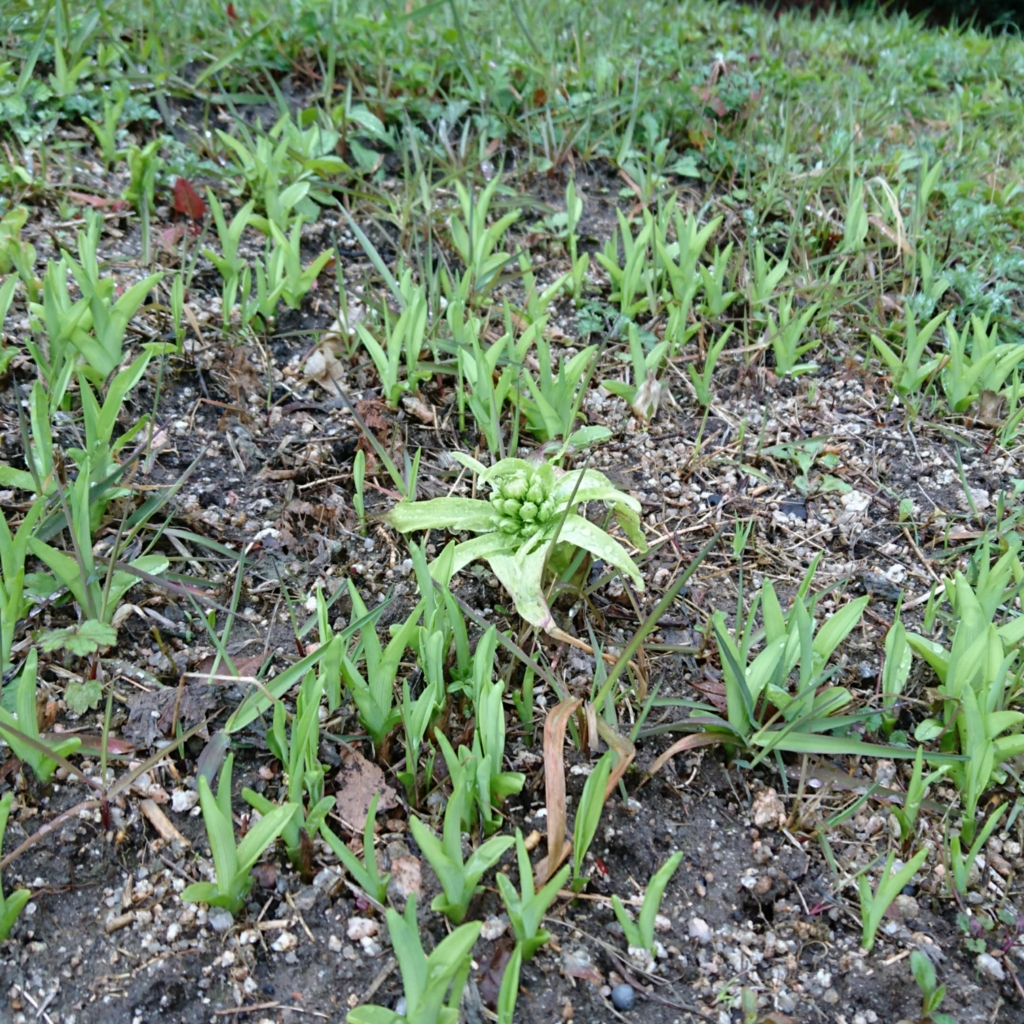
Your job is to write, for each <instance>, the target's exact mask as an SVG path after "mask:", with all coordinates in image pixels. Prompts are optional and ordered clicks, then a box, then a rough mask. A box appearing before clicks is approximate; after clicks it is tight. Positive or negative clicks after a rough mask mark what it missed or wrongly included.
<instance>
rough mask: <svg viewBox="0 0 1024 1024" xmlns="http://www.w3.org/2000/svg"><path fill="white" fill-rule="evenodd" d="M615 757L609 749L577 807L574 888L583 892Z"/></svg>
mask: <svg viewBox="0 0 1024 1024" xmlns="http://www.w3.org/2000/svg"><path fill="white" fill-rule="evenodd" d="M615 760H616V754H615V752H614V751H611V750H606V751H605V752H604V753H603V754H602V755H601V758H600V760H599V761H598V762H597V764H596V765H594V770H593V771H592V772H591V773H590V775H589V776H587V781H586V782H585V783H584V785H583V792H582V793H581V794H580V802H579V805H578V806H577V808H576V819H575V821H574V822H573V826H572V891H573V892H581V891H582V890H583V888H584V886H586V884H587V880H586V879H585V878H584V877H583V875H582V870H583V860H584V858H585V857H586V855H587V850H589V849H590V844H591V843H592V842H593V841H594V836H596V835H597V826H598V825H599V824H600V823H601V814H602V812H603V811H604V791H605V789H607V787H608V776H609V775H610V774H611V770H612V768H613V766H614V763H615Z"/></svg>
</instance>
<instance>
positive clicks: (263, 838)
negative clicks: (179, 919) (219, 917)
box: [181, 754, 299, 914]
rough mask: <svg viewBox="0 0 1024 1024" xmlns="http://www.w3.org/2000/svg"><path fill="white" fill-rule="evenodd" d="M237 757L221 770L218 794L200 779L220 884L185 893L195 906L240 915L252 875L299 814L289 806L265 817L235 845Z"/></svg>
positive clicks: (194, 887) (192, 888)
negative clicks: (233, 800) (233, 811)
mask: <svg viewBox="0 0 1024 1024" xmlns="http://www.w3.org/2000/svg"><path fill="white" fill-rule="evenodd" d="M234 760H235V756H234V754H228V756H227V760H226V761H225V762H224V767H223V768H222V769H221V773H220V781H219V782H218V784H217V795H216V796H214V795H213V792H212V791H211V790H210V783H209V782H208V781H207V780H206V777H205V776H204V775H200V776H199V780H198V783H197V786H198V789H199V805H200V807H202V810H203V821H204V822H205V824H206V835H207V837H208V838H209V840H210V850H211V851H212V853H213V866H214V871H215V872H216V876H217V880H216V882H196V883H194V884H193V885H190V886H187V887H186V889H185V890H184V892H182V894H181V898H182V899H183V900H188V901H190V902H192V903H207V904H209V905H210V906H211V907H223V908H224V909H225V910H229V911H230V912H231V913H232V914H237V913H238V911H239V910H241V909H242V906H243V905H244V903H245V897H246V896H247V895H248V893H249V890H250V889H251V888H252V881H253V880H252V878H251V877H250V875H249V872H250V871H251V870H252V868H253V866H254V865H255V863H256V861H258V860H259V859H260V857H261V856H262V855H263V851H264V850H266V848H267V847H268V846H270V844H271V843H272V842H274V840H275V839H277V837H278V836H279V835H281V833H282V832H283V831H284V830H285V828H286V827H287V825H288V822H289V821H290V820H291V819H292V817H293V816H294V815H295V813H296V812H297V811H298V809H299V808H298V805H296V804H285V805H284V806H283V807H276V808H274V810H272V811H271V812H270V813H269V814H266V815H264V816H263V817H262V818H261V819H260V820H259V821H258V822H257V823H256V824H255V825H253V826H252V827H251V828H250V829H249V831H248V832H246V834H245V838H244V839H243V840H242V841H241V843H239V844H238V846H237V847H236V846H235V828H234V823H233V820H232V817H231V769H232V767H233V765H234Z"/></svg>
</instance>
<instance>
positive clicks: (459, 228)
mask: <svg viewBox="0 0 1024 1024" xmlns="http://www.w3.org/2000/svg"><path fill="white" fill-rule="evenodd" d="M500 184H501V175H498V174H496V175H495V176H494V177H493V178H492V179H491V181H490V182H489V183H488V185H487V186H486V187H485V188H484V189H483V191H481V192H480V193H479V195H477V197H476V200H475V201H474V199H473V196H472V195H471V194H470V191H469V189H467V188H466V186H465V185H463V184H462V182H461V181H459V180H458V179H456V181H455V191H456V194H457V195H458V197H459V208H460V210H461V212H462V219H461V220H460V219H459V218H458V217H457V216H454V215H453V216H452V217H451V219H450V220H449V222H448V229H449V231H450V232H451V236H452V245H453V246H454V247H455V251H456V252H457V253H458V254H459V258H460V259H461V260H462V263H463V266H465V268H466V270H465V273H464V274H463V275H462V277H461V279H460V280H459V282H458V285H457V287H454V288H453V287H452V285H451V284H450V283H449V284H448V285H447V286H446V289H445V290H446V292H447V294H448V299H449V301H453V300H454V299H461V300H462V301H463V302H465V303H467V304H472V303H473V302H474V301H475V299H476V298H477V297H478V296H486V295H487V294H488V292H490V290H491V288H493V286H494V284H495V282H496V280H497V278H498V275H499V274H500V273H501V271H502V270H503V269H504V268H505V267H506V266H507V265H508V264H509V263H511V262H512V257H511V256H510V255H509V254H508V253H506V252H501V251H496V250H497V248H498V245H499V244H500V243H501V241H502V240H503V239H504V237H505V232H506V231H507V230H508V229H509V228H510V227H511V226H512V225H513V224H514V223H515V222H516V221H517V220H519V217H520V216H521V214H522V210H510V211H509V212H508V213H506V214H504V215H503V216H502V217H499V218H498V220H496V221H495V222H494V223H493V224H491V225H490V226H488V224H487V215H488V213H489V211H490V207H491V201H492V200H493V199H494V196H495V193H496V192H497V190H498V186H499V185H500ZM445 280H447V275H445Z"/></svg>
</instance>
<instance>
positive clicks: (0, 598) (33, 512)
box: [0, 497, 46, 676]
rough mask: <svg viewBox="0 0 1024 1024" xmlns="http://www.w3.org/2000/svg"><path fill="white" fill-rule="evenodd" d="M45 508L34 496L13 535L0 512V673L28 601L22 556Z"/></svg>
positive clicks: (8, 659) (8, 662) (5, 666)
mask: <svg viewBox="0 0 1024 1024" xmlns="http://www.w3.org/2000/svg"><path fill="white" fill-rule="evenodd" d="M45 507H46V501H45V499H44V498H42V497H39V498H36V500H35V501H34V502H32V504H31V506H30V507H29V510H28V512H26V513H25V515H24V517H23V518H22V520H21V523H20V524H19V525H18V528H17V529H16V530H15V531H14V533H13V534H12V533H11V530H10V527H9V526H8V525H7V517H6V516H4V515H0V676H2V675H5V674H6V673H7V670H8V669H9V668H10V667H11V646H12V644H13V643H14V635H15V631H16V627H17V624H18V620H19V619H20V618H22V616H23V615H24V614H25V612H27V611H28V609H29V607H30V604H31V602H30V601H28V599H27V598H25V596H24V589H25V557H26V555H27V554H28V541H29V537H31V536H32V534H33V533H34V532H35V528H36V523H38V522H39V517H40V516H41V515H42V514H43V511H44V510H45Z"/></svg>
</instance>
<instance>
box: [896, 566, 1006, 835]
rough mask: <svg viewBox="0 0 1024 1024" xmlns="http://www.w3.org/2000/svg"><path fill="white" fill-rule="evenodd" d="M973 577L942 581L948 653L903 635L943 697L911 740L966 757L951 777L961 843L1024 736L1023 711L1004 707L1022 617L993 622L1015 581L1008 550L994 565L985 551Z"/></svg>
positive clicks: (936, 645)
mask: <svg viewBox="0 0 1024 1024" xmlns="http://www.w3.org/2000/svg"><path fill="white" fill-rule="evenodd" d="M980 558H981V561H980V564H979V569H978V580H977V584H976V586H975V587H972V586H971V585H970V583H969V582H968V580H967V578H966V577H965V576H964V575H963V573H961V572H959V571H957V572H955V573H954V574H953V579H952V580H951V581H947V584H946V587H945V590H944V596H945V597H946V598H947V599H948V600H949V602H950V604H951V606H952V611H953V615H954V617H955V619H954V621H955V622H956V627H955V630H954V633H953V640H952V643H951V644H950V647H949V649H948V650H947V649H946V648H945V647H943V646H942V645H941V644H939V643H937V642H936V641H934V640H931V639H929V638H927V637H924V636H920V635H918V634H916V633H908V634H907V642H908V643H909V644H910V646H911V648H912V649H913V650H914V653H915V654H917V655H918V656H919V657H921V658H923V659H924V660H925V661H927V662H928V664H929V665H930V666H931V667H932V669H934V671H935V674H936V675H937V676H938V678H939V686H938V688H937V692H938V694H939V696H940V698H942V701H943V707H942V714H941V717H933V718H926V719H924V720H923V721H921V722H919V723H918V725H917V728H916V729H915V732H914V737H915V739H916V740H917V741H918V742H919V743H924V742H928V741H931V740H934V739H936V738H939V737H941V738H942V748H943V750H944V751H945V750H956V751H958V752H959V753H960V754H963V755H967V756H966V757H965V758H963V759H959V760H957V761H955V762H953V763H952V765H951V767H950V770H949V776H948V777H949V779H950V781H952V782H953V784H954V785H955V786H956V788H957V790H958V791H959V793H960V798H961V800H962V801H963V817H964V824H963V841H964V842H965V843H968V844H971V843H973V841H974V831H975V824H974V822H975V816H976V813H977V809H978V803H979V801H980V800H981V797H982V794H983V793H984V792H985V790H986V789H987V788H988V787H989V786H990V785H991V783H992V778H993V775H994V773H995V772H996V771H997V770H998V768H999V765H1000V764H1002V763H1003V762H1004V761H1006V760H1007V759H1008V758H1011V757H1017V756H1019V755H1020V754H1021V753H1024V736H1022V735H1021V734H1020V733H1019V732H1017V731H1016V729H1017V728H1018V727H1019V725H1020V723H1021V722H1024V714H1022V713H1021V712H1020V711H1015V710H1012V709H1011V708H1010V707H1008V705H1009V704H1010V702H1011V700H1012V699H1013V695H1014V693H1015V692H1016V688H1017V683H1016V681H1015V680H1016V678H1017V676H1018V672H1019V670H1018V669H1017V668H1016V667H1015V666H1016V665H1017V662H1018V659H1019V652H1018V648H1017V645H1018V644H1019V643H1020V642H1021V640H1022V639H1024V617H1017V618H1012V619H1010V620H1009V621H1007V622H1005V623H1004V624H1003V625H1001V626H996V625H995V623H994V622H993V619H994V617H995V615H996V612H997V610H998V608H999V606H1000V605H1001V604H1002V603H1003V602H1004V600H1006V598H1007V596H1008V593H1009V594H1013V593H1015V590H1013V589H1011V590H1010V591H1009V592H1008V590H1007V586H1008V583H1009V580H1010V578H1011V576H1014V579H1017V574H1019V572H1020V563H1019V561H1017V559H1016V554H1015V553H1014V551H1013V550H1012V549H1011V550H1009V551H1007V552H1006V553H1005V554H1004V555H1002V556H1001V557H1000V559H999V560H998V561H997V562H996V563H995V564H994V565H992V566H990V565H989V564H988V562H989V559H988V553H987V547H985V548H984V550H983V552H981V553H980Z"/></svg>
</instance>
